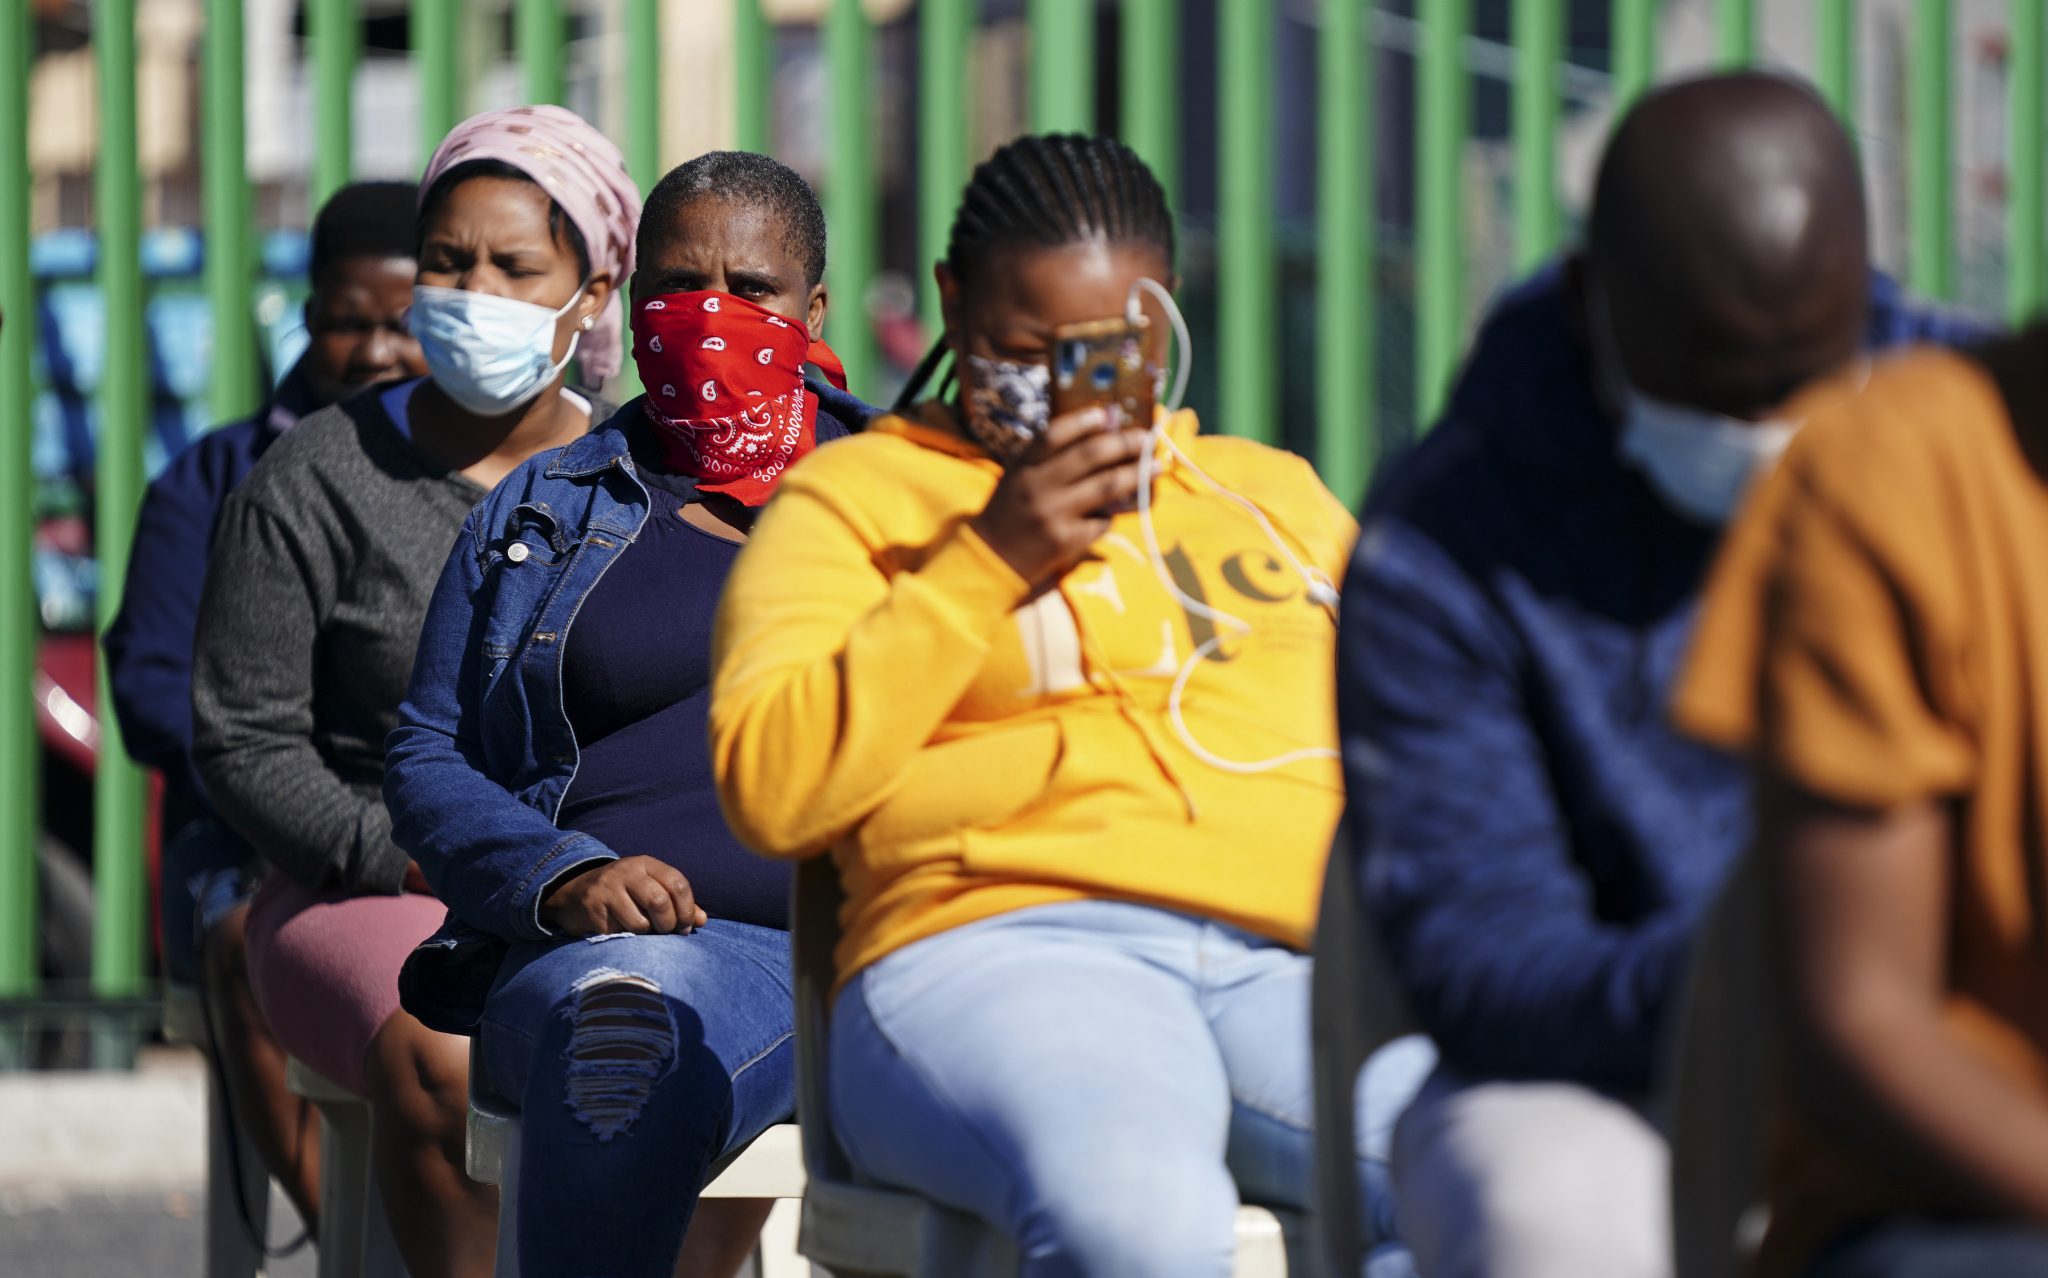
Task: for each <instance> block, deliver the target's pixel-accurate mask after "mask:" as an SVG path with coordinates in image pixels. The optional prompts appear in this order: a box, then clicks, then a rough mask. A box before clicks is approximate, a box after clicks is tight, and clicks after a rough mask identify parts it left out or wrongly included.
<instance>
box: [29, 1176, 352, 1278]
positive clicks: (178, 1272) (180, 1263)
mask: <svg viewBox="0 0 2048 1278" xmlns="http://www.w3.org/2000/svg"><path fill="white" fill-rule="evenodd" d="M205 1209H206V1201H205V1191H204V1190H203V1189H202V1188H200V1187H198V1186H194V1187H193V1188H192V1189H190V1190H170V1191H160V1192H155V1193H132V1192H131V1193H107V1192H104V1191H88V1192H83V1193H76V1194H67V1195H64V1196H61V1197H47V1196H44V1197H41V1198H38V1197H36V1196H32V1195H17V1196H13V1197H10V1196H9V1195H6V1194H0V1271H4V1272H5V1273H6V1274H7V1275H8V1278H200V1275H202V1274H204V1273H205V1254H206V1253H205V1247H206V1229H205V1217H206V1210H205ZM298 1233H299V1218H298V1216H297V1215H295V1214H294V1213H293V1212H292V1209H291V1206H290V1204H288V1203H287V1202H286V1201H285V1200H284V1198H283V1196H282V1195H277V1194H273V1196H272V1200H271V1208H270V1235H271V1237H272V1238H275V1239H278V1240H281V1241H288V1240H290V1239H293V1238H296V1237H298ZM317 1268H318V1262H317V1260H316V1259H315V1257H314V1254H313V1249H312V1248H311V1247H305V1248H303V1249H301V1250H300V1251H298V1252H297V1253H295V1254H293V1255H291V1256H288V1257H285V1258H284V1259H281V1260H273V1261H271V1262H270V1264H269V1266H268V1267H267V1268H266V1270H265V1272H266V1273H267V1274H268V1275H269V1278H314V1275H315V1273H316V1271H317Z"/></svg>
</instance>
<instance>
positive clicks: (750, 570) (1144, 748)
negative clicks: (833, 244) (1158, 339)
mask: <svg viewBox="0 0 2048 1278" xmlns="http://www.w3.org/2000/svg"><path fill="white" fill-rule="evenodd" d="M1173 250H1174V239H1173V222H1172V218H1171V215H1170V213H1169V212H1168V210H1167V207H1166V201H1165V198H1164V196H1163V194H1162V192H1161V191H1160V188H1159V185H1158V183H1157V182H1156V181H1154V180H1153V177H1152V175H1151V173H1150V172H1149V171H1148V170H1147V169H1146V168H1145V166H1144V164H1143V163H1142V162H1141V161H1140V160H1139V159H1138V158H1137V156H1136V155H1134V154H1133V153H1132V152H1131V151H1129V150H1128V149H1126V148H1125V147H1124V146H1122V145H1121V144H1119V143H1117V142H1114V141H1111V140H1109V139H1105V138H1083V137H1078V136H1072V135H1060V136H1050V137H1026V138H1022V139H1019V140H1018V141H1016V142H1013V143H1011V144H1009V145H1008V146H1005V147H1004V148H1002V149H1001V150H999V151H997V152H996V153H995V155H994V156H993V157H992V158H991V159H989V160H988V161H987V162H986V163H984V164H982V165H981V166H980V167H979V168H977V169H976V170H975V173H974V178H973V181H972V182H971V183H970V185H969V186H968V189H967V192H966V196H965V199H964V202H963V203H962V205H961V208H960V212H959V214H958V217H957V220H956V221H955V222H954V224H953V230H952V238H951V244H950V246H949V249H948V252H947V256H946V260H945V261H944V262H942V263H940V264H939V265H938V267H937V274H938V282H939V289H940V293H941V295H942V297H943V299H944V306H945V320H946V336H945V343H946V345H947V346H949V347H950V349H951V351H952V354H953V357H954V359H955V361H956V363H955V367H956V368H957V370H958V376H959V382H960V395H959V397H958V399H957V400H956V401H955V402H951V403H943V402H938V401H927V402H925V403H924V404H922V405H920V406H919V407H918V408H917V409H916V411H914V412H912V413H910V414H908V415H906V416H901V417H887V418H882V419H879V420H878V421H877V422H875V423H874V424H872V425H871V426H870V427H869V430H868V432H867V433H866V434H864V435H862V436H860V437H858V438H856V439H853V440H849V441H847V442H846V443H844V444H842V445H840V446H838V447H836V448H832V449H828V450H825V451H822V452H820V453H819V454H818V455H817V456H815V457H813V458H812V459H810V460H809V461H807V462H805V463H804V464H803V465H801V466H799V467H797V468H796V470H795V471H793V472H792V473H791V475H790V476H789V478H788V480H787V481H785V483H784V485H783V491H782V494H781V496H780V497H779V498H778V500H777V501H776V503H775V505H774V506H773V507H772V508H771V509H770V510H769V511H768V513H767V515H766V516H765V517H764V518H763V519H762V521H761V523H760V524H759V525H758V526H757V528H756V529H755V532H754V536H753V539H752V540H751V541H750V542H749V543H748V545H747V548H746V550H745V551H743V552H742V553H741V555H740V557H739V561H738V563H737V564H736V565H735V566H734V568H733V573H732V576H731V578H730V580H729V581H728V582H727V585H726V593H725V602H724V604H723V606H722V608H721V610H720V613H719V621H718V629H717V633H716V638H715V653H716V656H717V678H716V682H715V684H714V685H713V693H712V704H711V737H712V756H713V761H714V765H715V767H716V769H717V774H718V782H719V789H720V794H721V796H722V798H723V799H724V803H725V812H726V816H727V819H728V820H730V821H731V822H732V823H733V828H734V829H735V831H736V832H737V833H738V834H739V837H740V838H741V840H742V841H744V842H745V843H746V844H747V845H748V846H750V847H752V848H754V849H755V850H756V851H758V852H761V853H764V854H766V855H768V856H772V857H779V858H785V859H796V858H801V857H808V856H814V855H817V854H820V853H824V852H829V853H830V854H831V855H832V857H833V859H834V860H835V862H836V863H837V865H838V867H839V871H840V877H841V880H842V882H843V883H844V885H845V887H846V890H847V894H848V902H847V905H846V908H845V911H844V913H843V916H842V917H843V918H844V920H845V923H846V934H845V938H844V940H843V941H842V943H841V947H840V950H839V954H838V959H839V978H840V989H839V992H838V995H837V1005H836V1012H835V1015H834V1017H833V1023H832V1041H831V1045H830V1051H831V1071H830V1077H831V1088H832V1100H833V1113H834V1120H835V1123H836V1125H837V1131H838V1135H839V1137H840V1139H841V1141H842V1142H843V1143H844V1144H845V1146H846V1147H847V1150H848V1152H849V1154H850V1155H851V1157H852V1159H853V1162H854V1165H855V1167H856V1169H857V1170H858V1171H859V1172H860V1173H861V1174H862V1175H863V1176H865V1177H867V1178H870V1179H872V1180H874V1181H877V1182H880V1183H882V1184H886V1185H895V1186H900V1187H903V1188H906V1189H909V1190H912V1191H914V1192H916V1193H918V1194H921V1195H923V1196H925V1197H927V1198H931V1199H934V1200H937V1201H939V1202H942V1203H945V1204H948V1205H950V1206H953V1207H955V1208H959V1209H961V1210H964V1211H969V1212H972V1213H974V1214H976V1215H978V1216H980V1217H982V1218H983V1219H984V1220H986V1221H988V1222H989V1223H991V1224H992V1225H994V1226H995V1227H997V1228H999V1229H1001V1230H1002V1231H1004V1232H1005V1233H1006V1234H1008V1235H1009V1236H1010V1237H1011V1238H1013V1239H1014V1240H1015V1241H1016V1243H1017V1245H1018V1249H1019V1251H1020V1253H1021V1254H1022V1256H1023V1260H1024V1268H1023V1272H1024V1273H1025V1274H1026V1275H1030V1276H1031V1278H1046V1276H1050V1275H1055V1274H1059V1275H1066V1274H1087V1275H1104V1276H1108V1275H1115V1276H1116V1278H1133V1276H1139V1278H1142V1276H1144V1275H1161V1276H1162V1278H1164V1276H1167V1275H1171V1278H1191V1276H1199V1275H1214V1276H1217V1278H1221V1276H1222V1275H1227V1274H1228V1273H1230V1271H1231V1262H1232V1252H1233V1242H1234V1239H1233V1228H1232V1226H1233V1214H1234V1209H1235V1208H1236V1206H1237V1204H1238V1201H1239V1197H1240V1195H1242V1196H1243V1197H1244V1198H1245V1199H1247V1200H1250V1201H1253V1202H1262V1203H1269V1204H1273V1205H1280V1206H1294V1207H1302V1206H1305V1205H1306V1204H1307V1202H1308V1201H1309V1196H1310V1188H1309V1187H1310V1181H1311V1176H1312V1172H1311V1158H1310V1147H1311V1118H1312V1105H1311V1088H1310V1070H1309V1026H1308V1007H1309V999H1308V989H1309V959H1308V957H1307V956H1306V955H1305V954H1304V953H1303V952H1302V951H1303V950H1304V949H1305V947H1306V946H1307V945H1308V943H1309V938H1310V933H1311V931H1312V929H1313V928H1314V926H1315V909H1316V898H1317V892H1318V888H1319V885H1320V882H1321V878H1322V870H1323V864H1324V857H1325V856H1326V854H1327V852H1328V848H1329V843H1330V839H1331V836H1332V834H1333V832H1334V828H1335V826H1336V823H1337V819H1338V814H1339V810H1340V809H1341V807H1342V805H1343V801H1344V795H1343V779H1342V777H1341V776H1340V775H1339V771H1338V764H1337V754H1336V749H1335V746H1336V741H1337V730H1336V722H1335V708H1334V703H1333V699H1332V698H1333V688H1332V683H1333V671H1334V656H1333V651H1334V639H1335V621H1334V616H1333V607H1334V604H1335V601H1336V593H1335V591H1334V589H1333V588H1332V586H1331V575H1332V574H1335V573H1337V572H1340V571H1342V568H1343V565H1344V562H1345V558H1346V555H1347V554H1348V552H1349V550H1350V546H1351V542H1352V539H1353V537H1354V535H1355V527H1356V526H1355V525H1354V523H1353V521H1352V519H1351V517H1350V515H1349V514H1347V513H1346V512H1345V510H1344V508H1343V507H1342V506H1341V505H1340V504H1339V503H1338V502H1337V501H1336V500H1335V499H1334V498H1333V497H1332V496H1331V495H1330V493H1329V492H1328V491H1327V490H1326V489H1325V488H1324V487H1323V485H1322V484H1321V483H1320V482H1319V481H1318V480H1317V478H1316V476H1315V472H1314V471H1313V470H1311V469H1310V467H1309V465H1308V463H1306V462H1305V461H1303V460H1301V459H1300V458H1298V457H1293V456H1290V455H1288V454H1286V453H1282V452H1278V451H1276V450H1274V449H1270V448H1266V447H1262V446H1260V445H1258V444H1254V443H1251V442H1249V441H1246V440H1242V439H1230V438H1219V437H1216V436H1204V435H1198V434H1197V433H1196V432H1197V427H1196V421H1195V417H1194V414H1193V413H1191V412H1179V413H1174V414H1171V415H1168V414H1164V413H1161V414H1158V415H1157V416H1156V418H1155V420H1151V421H1136V422H1131V421H1125V420H1122V418H1121V413H1120V412H1118V411H1116V410H1114V409H1111V408H1084V409H1080V410H1077V411H1072V412H1068V413H1064V414H1060V415H1052V413H1051V410H1050V399H1049V395H1050V387H1051V381H1052V377H1051V369H1050V364H1051V362H1052V353H1053V343H1054V338H1055V333H1056V330H1058V329H1059V328H1060V327H1061V326H1063V325H1068V324H1078V323H1084V322H1089V321H1097V320H1103V319H1111V320H1114V319H1116V318H1118V317H1123V316H1126V315H1127V314H1128V312H1129V309H1130V307H1131V305H1132V302H1133V299H1134V298H1136V297H1138V295H1139V292H1140V289H1141V288H1142V287H1144V286H1142V285H1141V284H1140V281H1151V282H1152V283H1153V285H1154V286H1163V287H1164V288H1165V289H1170V288H1172V286H1173V283H1174V268H1173ZM1163 327H1164V326H1163V325H1162V324H1160V323H1158V322H1157V319H1156V318H1155V319H1154V321H1153V322H1152V323H1151V324H1150V331H1152V332H1155V333H1156V332H1159V331H1161V330H1162V329H1163ZM1182 358H1183V360H1184V359H1185V352H1183V354H1182ZM1244 425H1250V424H1249V423H1246V424H1244ZM1148 428H1149V429H1148ZM1141 461H1142V470H1141ZM1140 498H1142V499H1143V504H1142V505H1140V506H1139V507H1138V508H1137V509H1136V510H1133V509H1132V506H1133V504H1134V503H1135V502H1137V501H1138V500H1139V499H1140ZM1110 512H1127V513H1110ZM1373 1179H1374V1181H1375V1183H1383V1181H1382V1180H1381V1178H1379V1177H1374V1178H1373Z"/></svg>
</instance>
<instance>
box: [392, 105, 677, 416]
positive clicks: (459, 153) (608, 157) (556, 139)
mask: <svg viewBox="0 0 2048 1278" xmlns="http://www.w3.org/2000/svg"><path fill="white" fill-rule="evenodd" d="M471 160H500V161H503V162H504V163H506V164H509V165H511V166H512V167H513V168H515V169H518V170H519V171H520V172H521V173H524V174H526V175H527V176H528V177H530V178H532V179H533V180H534V181H535V182H537V183H539V184H540V189H541V190H543V191H546V192H547V193H548V196H549V198H551V199H553V200H554V202H555V203H556V204H559V205H561V207H562V212H564V213H566V214H568V215H569V220H570V221H571V222H574V223H575V224H576V229H577V230H578V231H580V232H581V233H582V235H583V244H584V247H586V248H588V249H589V250H590V269H591V271H592V273H598V272H603V273H606V274H609V275H610V276H611V277H612V296H611V300H610V301H609V302H606V303H605V307H604V312H603V313H602V314H600V315H599V316H598V317H597V323H596V324H595V325H593V326H592V328H591V330H590V331H589V332H588V333H585V334H584V335H583V340H582V342H581V343H579V344H578V346H577V347H576V353H577V356H578V357H579V358H580V359H581V360H582V362H583V371H584V374H585V375H586V376H589V377H594V378H598V379H604V378H608V377H610V376H611V375H612V374H614V373H616V372H618V371H619V364H620V358H621V347H620V343H619V326H620V321H619V317H620V315H621V313H622V312H621V307H620V302H619V298H620V297H622V296H624V294H625V290H626V276H627V275H629V274H631V273H632V270H633V236H634V233H635V232H636V231H637V230H638V229H639V226H640V188H639V187H637V186H635V185H634V184H633V179H632V178H631V177H628V176H627V175H626V161H625V159H624V157H622V156H621V155H620V154H619V148H617V147H615V146H613V145H612V144H611V142H610V141H609V140H608V139H607V138H606V137H605V135H604V134H602V133H599V132H598V131H597V130H596V129H594V128H592V127H591V126H590V124H589V123H588V122H586V121H585V120H584V119H583V117H582V116H580V115H577V114H576V113H575V112H573V111H565V110H563V109H562V108H561V107H558V106H523V107H513V108H511V109H510V110H506V111H486V112H484V113H483V114H482V115H473V116H471V117H470V118H469V119H467V120H464V121H463V122H462V123H460V124H458V125H456V126H455V128H454V129H453V130H452V131H450V133H449V134H448V136H447V137H446V138H443V139H442V140H441V145H440V146H438V147H436V148H435V149H434V158H433V159H432V160H429V161H428V162H427V172H426V175H425V176H424V177H422V178H421V179H420V199H421V200H422V201H424V200H425V199H426V198H427V192H429V191H431V190H433V188H434V181H435V179H437V178H439V177H440V176H441V175H442V174H443V173H446V172H447V171H448V170H449V169H452V168H454V167H455V166H456V165H458V164H466V163H468V162H469V161H471Z"/></svg>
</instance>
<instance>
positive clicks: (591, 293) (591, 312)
mask: <svg viewBox="0 0 2048 1278" xmlns="http://www.w3.org/2000/svg"><path fill="white" fill-rule="evenodd" d="M611 297H612V277H611V275H610V274H609V273H608V272H604V271H600V272H598V273H597V274H596V275H593V276H591V277H590V278H589V280H587V281H585V283H584V285H583V302H582V305H580V306H578V307H577V309H576V326H577V327H578V328H582V329H586V330H587V329H589V328H590V326H591V325H593V324H595V323H596V322H597V317H598V315H599V314H600V313H601V312H602V311H603V310H604V304H605V303H606V302H609V301H610V300H611Z"/></svg>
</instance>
